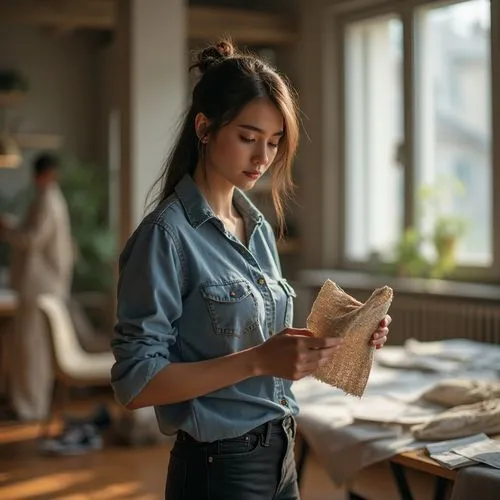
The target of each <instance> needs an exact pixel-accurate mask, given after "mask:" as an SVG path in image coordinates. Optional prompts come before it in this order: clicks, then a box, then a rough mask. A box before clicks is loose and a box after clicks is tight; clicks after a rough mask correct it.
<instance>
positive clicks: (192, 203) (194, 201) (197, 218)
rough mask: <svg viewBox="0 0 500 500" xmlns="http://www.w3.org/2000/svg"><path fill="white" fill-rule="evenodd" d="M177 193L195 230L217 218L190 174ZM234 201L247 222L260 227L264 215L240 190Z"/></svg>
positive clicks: (177, 189) (176, 190) (236, 193)
mask: <svg viewBox="0 0 500 500" xmlns="http://www.w3.org/2000/svg"><path fill="white" fill-rule="evenodd" d="M175 193H176V194H177V196H178V198H179V200H180V202H181V203H182V206H183V207H184V210H185V212H186V216H187V219H188V221H189V223H190V224H191V225H192V226H193V228H195V229H196V228H197V227H199V226H201V225H202V224H204V223H205V222H206V221H207V220H209V219H211V218H216V217H217V216H216V215H215V213H214V211H213V210H212V209H211V207H210V205H209V204H208V202H207V200H206V199H205V197H204V196H203V195H202V194H201V192H200V190H199V188H198V186H197V185H196V183H195V182H194V180H193V178H192V177H191V175H190V174H185V175H184V177H183V178H182V179H181V180H180V181H179V183H178V184H177V185H176V186H175ZM233 201H234V204H235V206H236V208H237V209H238V211H239V212H240V214H241V215H242V217H243V219H244V220H245V222H249V221H250V222H252V226H259V225H260V224H261V223H262V221H263V215H262V214H261V213H260V212H259V210H258V209H257V208H256V207H255V205H254V204H253V203H252V202H251V201H250V200H249V199H248V197H247V196H246V195H245V194H244V193H243V192H241V191H240V190H239V189H235V191H234V196H233Z"/></svg>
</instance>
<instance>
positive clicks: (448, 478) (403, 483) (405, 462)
mask: <svg viewBox="0 0 500 500" xmlns="http://www.w3.org/2000/svg"><path fill="white" fill-rule="evenodd" d="M493 439H497V440H499V441H500V434H499V435H497V436H494V437H493ZM297 442H298V444H299V448H298V454H297V457H296V461H297V476H298V479H299V484H300V479H301V476H302V472H303V467H304V463H305V460H306V459H307V456H308V454H309V445H308V444H307V441H306V440H305V439H304V438H303V436H302V435H301V433H300V430H299V431H298V433H297ZM388 462H389V465H390V467H391V470H392V473H393V476H394V480H395V482H396V486H397V488H398V491H399V495H400V498H401V500H414V497H413V494H412V492H411V490H410V487H409V485H408V481H407V480H406V474H405V469H414V470H418V471H420V472H425V473H426V474H429V475H431V476H433V477H434V478H435V486H434V496H433V498H434V500H443V499H444V498H446V495H447V492H448V490H449V489H450V488H451V487H452V485H453V482H454V481H455V478H456V476H457V473H458V471H459V469H455V470H450V469H447V468H446V467H443V466H442V465H440V464H439V463H438V462H436V461H435V460H433V459H432V458H430V457H429V456H428V455H427V454H426V452H425V449H424V448H420V449H418V450H411V451H405V452H403V453H399V454H397V455H394V456H393V457H391V458H389V459H388ZM347 495H348V498H349V500H365V499H363V498H362V497H360V496H359V495H356V494H355V493H352V492H349V491H348V492H347Z"/></svg>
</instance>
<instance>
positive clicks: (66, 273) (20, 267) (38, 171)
mask: <svg viewBox="0 0 500 500" xmlns="http://www.w3.org/2000/svg"><path fill="white" fill-rule="evenodd" d="M58 170H59V160H58V159H57V158H56V157H55V156H52V155H50V154H42V155H40V156H38V157H37V158H36V160H35V162H34V164H33V181H34V185H35V197H34V200H33V202H32V204H31V205H30V207H29V209H28V212H27V216H26V218H25V220H24V222H23V223H22V224H20V225H19V226H17V227H16V226H12V225H11V224H9V223H8V219H7V217H5V216H3V217H0V238H3V239H5V240H6V241H7V242H8V243H9V244H10V246H11V255H12V265H11V272H10V276H11V283H10V285H11V287H12V288H13V289H14V290H15V292H17V297H18V306H17V311H16V315H15V318H14V328H13V331H12V334H11V338H10V341H9V342H8V344H7V346H6V348H8V349H9V351H10V352H11V354H10V355H9V356H8V357H9V359H10V360H11V361H12V362H11V364H10V366H9V367H8V373H7V376H8V384H9V399H10V404H11V406H12V409H13V410H14V412H15V414H16V416H17V418H18V419H20V420H23V421H29V420H40V419H43V418H45V417H46V415H47V413H48V410H49V405H50V399H51V394H52V385H53V369H52V353H51V344H50V338H49V336H48V334H47V332H46V329H45V328H44V323H43V318H42V316H41V312H40V311H39V310H38V307H37V297H38V296H39V295H40V294H42V293H52V294H55V295H58V296H60V297H63V298H66V297H68V295H69V292H70V287H71V282H72V275H73V263H74V249H73V240H72V237H71V226H70V218H69V213H68V207H67V204H66V200H65V199H64V196H63V194H62V192H61V189H60V187H59V184H58Z"/></svg>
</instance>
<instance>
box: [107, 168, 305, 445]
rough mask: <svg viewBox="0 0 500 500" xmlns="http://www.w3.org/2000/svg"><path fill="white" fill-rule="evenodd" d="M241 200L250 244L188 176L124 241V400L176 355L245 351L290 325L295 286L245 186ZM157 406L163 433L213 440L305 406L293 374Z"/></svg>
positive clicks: (117, 339)
mask: <svg viewBox="0 0 500 500" xmlns="http://www.w3.org/2000/svg"><path fill="white" fill-rule="evenodd" d="M233 201H234V204H235V206H236V208H237V209H238V211H239V212H240V214H241V215H242V217H243V219H244V221H245V224H246V229H247V235H248V247H245V246H244V245H243V244H242V243H241V242H240V241H239V240H238V239H237V238H235V237H234V236H233V235H232V234H230V233H229V232H227V231H225V229H224V225H223V224H222V222H221V221H220V220H219V219H218V218H217V217H216V216H215V214H214V212H213V211H212V210H211V208H210V206H209V205H208V203H207V202H206V200H205V198H204V197H203V196H202V194H201V193H200V191H199V190H198V187H197V186H196V184H195V183H194V181H193V179H192V178H191V176H189V175H186V176H185V177H184V178H183V179H182V180H181V181H180V182H179V184H178V185H177V187H176V188H175V193H174V194H173V195H172V196H170V197H169V198H168V199H167V200H166V201H165V202H164V203H162V204H161V205H160V206H159V207H158V208H157V209H156V210H154V212H152V213H151V214H149V215H148V216H146V217H145V218H144V220H143V221H142V222H141V224H140V225H139V227H138V228H137V230H136V231H135V232H134V234H133V235H132V236H131V238H130V239H129V241H128V243H127V245H126V246H125V248H124V250H123V252H122V254H121V257H120V279H119V284H118V311H117V314H118V321H117V324H116V328H115V334H114V338H113V341H112V348H113V352H114V355H115V358H116V363H115V365H114V366H113V368H112V373H111V375H112V385H113V388H114V391H115V394H116V397H117V399H118V400H119V401H120V402H121V403H122V404H124V405H126V404H127V403H129V402H130V401H131V400H132V399H133V398H134V397H135V396H137V395H138V394H139V393H140V392H141V390H142V389H143V388H144V386H145V385H146V384H147V383H148V382H149V381H150V380H151V379H152V378H153V377H154V376H155V375H156V374H157V373H158V372H159V371H161V370H163V369H164V368H165V367H166V366H168V365H169V364H170V363H179V362H181V363H182V362H193V361H202V360H207V359H211V358H216V357H219V356H224V355H227V354H230V353H234V352H237V351H241V350H243V349H246V348H248V347H252V346H256V345H258V344H261V343H262V342H264V341H265V340H266V339H268V338H269V336H271V335H273V334H274V333H277V332H279V331H281V330H282V329H283V328H285V327H287V326H291V324H292V316H293V297H295V293H294V291H293V289H292V287H291V286H290V285H289V284H288V283H287V281H286V280H284V279H283V278H282V275H281V269H280V263H279V258H278V253H277V250H276V242H275V238H274V234H273V231H272V228H271V226H270V225H269V223H268V222H267V221H266V220H265V219H264V217H263V216H262V214H261V213H260V212H259V211H258V210H257V209H256V208H255V206H254V205H253V204H252V203H251V202H250V201H249V199H248V198H247V197H246V196H245V195H244V194H243V193H242V192H240V191H238V190H235V194H234V199H233ZM179 383H182V381H179ZM165 391H168V387H166V388H165ZM155 410H156V416H157V419H158V423H159V426H160V429H161V431H162V432H163V433H165V434H172V433H175V432H176V431H177V430H179V429H182V430H183V431H185V432H187V433H188V434H190V435H191V436H193V437H194V438H195V439H198V440H200V441H214V440H217V439H224V438H229V437H235V436H239V435H241V434H244V433H245V432H247V431H249V430H250V429H252V428H254V427H256V426H258V425H260V424H263V423H265V422H267V421H269V420H272V419H275V418H280V417H284V416H286V415H289V414H290V413H292V414H295V413H297V405H296V402H295V399H294V397H293V394H292V392H291V381H289V380H284V379H281V378H275V377H270V376H259V377H253V378H250V379H247V380H244V381H242V382H239V383H237V384H235V385H232V386H229V387H226V388H224V389H220V390H217V391H214V392H211V393H210V394H207V395H205V396H201V397H198V398H196V399H193V400H190V401H186V402H182V403H176V404H169V405H161V406H157V407H155Z"/></svg>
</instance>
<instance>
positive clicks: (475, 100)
mask: <svg viewBox="0 0 500 500" xmlns="http://www.w3.org/2000/svg"><path fill="white" fill-rule="evenodd" d="M489 21H490V18H489V2H487V1H485V0H472V1H467V2H461V3H454V4H451V5H446V6H440V7H434V8H432V7H431V8H428V7H427V8H422V9H420V10H418V11H417V13H416V41H417V44H416V48H417V49H416V75H417V78H416V82H417V85H416V86H415V92H416V95H415V99H416V103H417V106H416V114H417V116H416V123H417V127H416V131H415V132H416V146H417V148H416V151H417V154H416V165H415V168H416V172H415V174H416V178H417V181H418V184H419V185H421V184H425V185H431V186H433V185H437V184H438V183H439V179H449V183H448V186H442V187H441V188H440V189H441V190H442V191H447V190H448V191H450V192H449V197H448V198H449V199H448V203H449V205H448V206H446V205H445V203H446V202H445V200H444V198H445V195H446V193H445V192H443V193H442V195H443V196H442V197H441V200H442V201H443V203H441V204H437V206H436V207H435V209H434V211H433V212H430V213H428V214H427V218H426V219H424V220H422V221H420V223H421V225H422V226H423V227H425V226H426V225H428V226H432V225H433V224H434V223H435V220H436V218H437V217H439V216H440V215H442V213H449V214H454V215H457V216H460V217H462V218H463V220H464V222H465V233H464V236H463V237H462V238H461V240H460V243H461V244H460V246H459V249H458V250H459V251H458V255H457V257H458V259H459V261H460V262H461V263H462V264H472V265H490V264H491V261H492V250H491V246H492V245H491V230H490V228H491V227H492V218H491V215H492V199H491V189H490V188H489V186H491V173H492V166H491V154H490V149H491V126H490V119H491V117H490V110H491V90H490V79H491V57H490V22H489ZM454 181H458V182H460V184H461V186H460V189H453V185H454ZM455 185H456V184H455ZM446 187H447V188H448V189H446ZM440 212H441V213H440Z"/></svg>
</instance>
